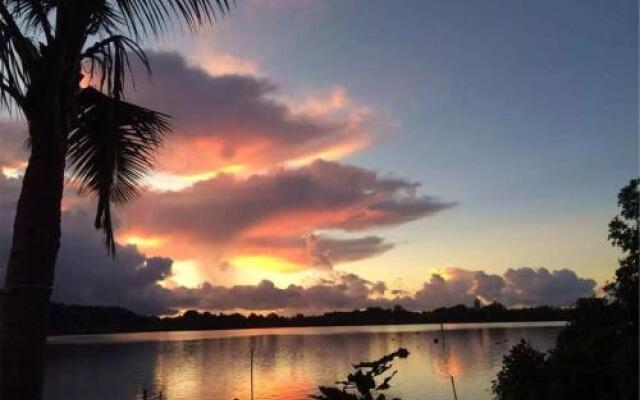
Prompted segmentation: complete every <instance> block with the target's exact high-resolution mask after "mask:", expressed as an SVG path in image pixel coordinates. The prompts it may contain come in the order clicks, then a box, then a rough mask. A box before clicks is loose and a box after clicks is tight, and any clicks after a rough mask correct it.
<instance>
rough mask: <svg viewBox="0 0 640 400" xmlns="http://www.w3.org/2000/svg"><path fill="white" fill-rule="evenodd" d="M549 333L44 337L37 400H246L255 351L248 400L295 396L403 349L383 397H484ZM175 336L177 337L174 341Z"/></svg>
mask: <svg viewBox="0 0 640 400" xmlns="http://www.w3.org/2000/svg"><path fill="white" fill-rule="evenodd" d="M559 329H560V328H559V327H558V326H539V324H538V325H529V326H524V327H521V326H520V327H519V326H516V325H514V324H508V325H504V324H503V325H481V324H479V325H472V326H466V327H465V326H459V325H449V326H447V327H446V340H445V351H444V354H443V351H442V346H441V343H434V339H435V338H438V339H439V338H440V331H439V327H438V326H400V327H388V326H387V327H358V328H295V329H266V330H245V331H235V332H230V331H226V332H211V331H209V332H179V333H166V332H165V333H145V334H135V335H103V336H92V337H60V338H54V339H53V340H52V341H51V342H52V343H51V344H50V346H49V357H48V360H47V382H46V389H45V396H46V397H45V398H46V399H49V400H63V399H64V400H76V399H77V400H80V399H82V400H86V399H98V400H101V399H105V400H115V399H121V400H133V399H139V398H140V394H141V393H142V389H143V388H148V389H150V392H152V393H157V392H158V391H160V390H161V391H162V393H163V398H164V399H167V400H182V399H184V400H187V399H188V400H222V399H225V400H230V399H234V398H238V399H241V400H243V399H249V398H250V393H249V376H250V375H249V371H250V366H249V363H250V361H249V352H250V348H251V347H252V346H253V347H254V348H255V362H254V374H255V375H254V376H255V399H256V400H266V399H280V400H290V399H305V398H308V395H309V394H311V393H315V390H316V388H317V386H318V384H331V383H333V382H334V381H336V380H338V379H342V378H344V376H346V373H348V372H349V371H350V370H351V365H352V364H354V363H357V362H359V361H363V360H372V359H376V358H378V357H380V356H382V355H384V354H387V353H390V352H392V351H394V350H396V349H397V348H398V347H405V348H407V349H408V350H409V351H410V353H411V355H410V356H409V358H407V359H403V360H398V361H397V362H396V363H395V365H394V366H395V367H396V368H397V369H398V370H399V374H398V375H397V376H396V378H394V385H392V390H390V391H389V392H388V394H389V395H390V397H391V396H399V397H402V398H403V399H407V400H410V399H418V398H421V399H433V400H439V399H450V398H451V387H450V381H449V379H450V378H449V376H450V375H453V376H454V377H455V379H456V387H457V389H458V395H459V397H460V398H467V399H470V398H471V399H480V400H482V399H489V398H490V393H489V391H488V389H489V387H490V384H491V379H493V378H494V376H495V373H496V371H497V369H498V368H499V365H500V362H501V360H502V355H503V354H504V353H505V352H507V351H508V350H509V348H510V347H511V345H513V344H515V343H516V342H517V341H518V340H519V339H520V338H523V337H524V338H526V339H528V340H530V341H532V342H533V343H534V345H536V346H538V347H539V348H541V349H547V348H549V347H550V346H551V345H552V344H553V341H554V340H555V337H556V335H557V333H558V331H559ZM176 336H177V337H178V338H179V339H176Z"/></svg>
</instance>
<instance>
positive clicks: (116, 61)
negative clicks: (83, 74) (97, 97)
mask: <svg viewBox="0 0 640 400" xmlns="http://www.w3.org/2000/svg"><path fill="white" fill-rule="evenodd" d="M130 56H135V57H136V58H137V59H138V60H139V61H140V62H141V63H142V64H143V65H144V67H145V68H146V70H147V73H151V69H150V68H149V60H148V59H147V56H146V54H145V53H144V51H143V50H142V48H141V47H140V46H139V45H138V44H137V43H136V42H135V41H133V40H132V39H130V38H128V37H126V36H123V35H113V36H110V37H108V38H107V39H104V40H101V41H98V42H96V43H94V44H93V45H92V46H90V47H89V48H88V49H87V50H86V51H85V52H84V54H83V59H84V61H85V62H86V63H87V64H88V65H87V70H88V71H87V72H88V75H89V78H90V80H91V81H93V80H94V78H95V79H97V82H96V84H97V86H98V87H99V88H100V90H101V91H106V92H107V94H108V95H109V96H112V97H115V98H116V99H122V97H123V91H124V87H125V83H126V79H127V75H128V76H129V77H130V79H131V81H132V83H133V84H134V85H135V82H134V81H133V71H132V69H131V63H130Z"/></svg>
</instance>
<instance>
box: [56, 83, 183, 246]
mask: <svg viewBox="0 0 640 400" xmlns="http://www.w3.org/2000/svg"><path fill="white" fill-rule="evenodd" d="M78 100H79V104H80V105H81V108H82V110H83V111H82V113H81V115H80V116H79V119H78V126H77V128H76V129H74V130H73V131H72V132H71V134H70V136H69V143H68V151H67V159H68V164H69V169H70V172H71V174H72V176H73V179H74V180H75V182H76V183H77V184H78V187H79V190H80V193H91V194H93V195H95V196H96V197H97V210H96V218H95V227H96V228H97V229H102V230H103V231H104V234H105V245H106V246H107V249H108V250H109V251H110V252H111V253H112V254H115V240H114V235H113V234H114V229H113V225H112V219H111V205H112V204H115V205H122V204H124V203H126V202H128V201H130V200H131V199H133V198H134V197H136V196H137V195H138V194H139V193H140V190H141V188H142V180H143V178H144V177H145V176H146V175H147V174H148V173H149V172H150V171H152V170H153V167H154V154H155V151H156V150H157V148H158V147H159V146H160V145H161V143H162V139H163V137H164V136H165V135H166V134H167V133H168V132H169V130H170V126H169V117H168V116H167V115H165V114H162V113H158V112H155V111H152V110H148V109H145V108H143V107H139V106H136V105H133V104H129V103H126V102H124V101H121V100H118V99H115V98H112V97H109V96H107V95H105V94H104V93H102V92H100V91H98V90H96V89H93V88H87V89H84V90H82V91H81V93H80V94H79V99H78Z"/></svg>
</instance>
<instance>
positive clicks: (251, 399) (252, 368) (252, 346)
mask: <svg viewBox="0 0 640 400" xmlns="http://www.w3.org/2000/svg"><path fill="white" fill-rule="evenodd" d="M251 400H253V346H251Z"/></svg>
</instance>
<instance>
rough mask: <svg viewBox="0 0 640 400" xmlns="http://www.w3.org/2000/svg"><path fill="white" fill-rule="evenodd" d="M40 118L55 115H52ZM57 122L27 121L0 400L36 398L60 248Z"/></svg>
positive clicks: (2, 302)
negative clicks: (28, 140)
mask: <svg viewBox="0 0 640 400" xmlns="http://www.w3.org/2000/svg"><path fill="white" fill-rule="evenodd" d="M52 111H54V110H51V111H49V112H44V113H43V114H49V116H52V114H55V112H52ZM57 120H58V121H59V119H58V118H55V117H53V118H47V115H40V116H38V118H37V120H33V119H29V129H30V135H31V138H32V148H31V156H30V158H29V164H28V166H27V170H26V172H25V175H24V179H23V183H22V192H21V193H20V199H19V200H18V206H17V210H16V216H15V222H14V227H13V242H12V247H11V252H10V255H9V261H8V265H7V270H6V278H5V289H4V291H3V292H2V293H1V296H0V399H3V400H39V399H41V398H42V389H43V382H44V348H45V342H46V332H47V319H48V312H47V311H48V306H49V299H50V297H51V287H52V284H53V278H54V267H55V262H56V257H57V254H58V248H59V245H60V206H61V201H62V193H63V186H64V160H65V158H64V148H65V145H66V143H65V139H64V138H65V134H64V133H63V131H62V129H54V128H53V127H54V126H58V127H60V126H61V124H56V123H53V124H52V123H51V122H55V121H57Z"/></svg>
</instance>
